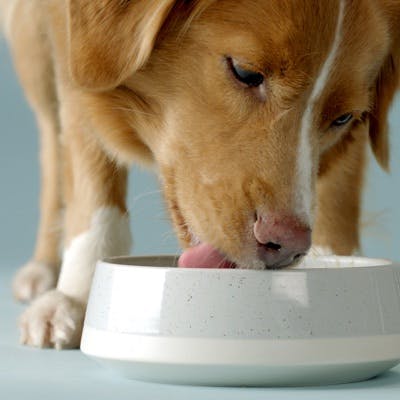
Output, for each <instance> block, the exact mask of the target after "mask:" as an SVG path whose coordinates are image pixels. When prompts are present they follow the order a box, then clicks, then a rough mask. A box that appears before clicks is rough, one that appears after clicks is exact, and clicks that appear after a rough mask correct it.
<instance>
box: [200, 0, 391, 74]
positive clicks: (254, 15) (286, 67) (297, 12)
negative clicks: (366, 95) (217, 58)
mask: <svg viewBox="0 0 400 400" xmlns="http://www.w3.org/2000/svg"><path fill="white" fill-rule="evenodd" d="M341 3H342V4H343V9H344V11H343V13H344V17H343V19H344V20H343V24H342V26H341V32H340V36H341V38H342V42H341V44H340V48H339V50H338V54H337V59H336V63H337V64H341V63H343V64H350V65H353V66H354V65H364V66H365V67H364V68H362V72H365V74H364V75H365V77H361V79H364V80H368V77H369V76H373V75H374V73H375V72H376V70H377V69H378V67H379V64H380V55H381V54H383V53H384V52H385V44H386V42H387V40H385V39H386V37H385V32H383V31H379V29H382V28H381V27H382V24H378V23H376V22H377V20H376V19H377V18H379V16H377V15H375V14H376V13H374V10H373V9H371V5H370V3H368V2H365V1H363V0H359V1H347V0H324V1H323V2H322V1H319V0H318V1H316V0H268V1H266V0H251V1H237V0H235V1H233V0H222V1H217V2H215V3H214V4H213V5H212V6H211V7H210V8H209V10H208V12H206V13H205V16H204V17H205V18H206V19H207V23H209V22H210V21H211V22H214V23H212V25H211V30H212V34H211V35H209V36H208V39H209V40H208V41H209V44H210V46H211V47H213V48H214V49H215V50H216V51H218V50H219V49H223V50H225V51H226V52H230V53H231V54H233V55H235V56H238V57H239V58H241V59H243V60H244V61H249V62H250V63H253V64H255V65H256V66H259V67H262V68H266V69H271V70H274V71H278V72H279V73H280V74H283V75H284V74H285V73H288V74H290V70H292V71H293V72H294V73H295V74H299V73H300V74H302V75H303V76H304V77H313V76H315V75H316V74H318V72H319V69H320V67H321V65H322V64H323V63H324V61H325V60H326V57H327V56H328V55H329V52H330V50H331V47H332V43H333V41H334V39H335V32H336V28H337V23H338V18H339V9H340V4H341ZM203 28H206V30H207V25H203ZM368 66H369V67H368ZM350 70H351V68H350ZM291 78H293V76H292V77H291Z"/></svg>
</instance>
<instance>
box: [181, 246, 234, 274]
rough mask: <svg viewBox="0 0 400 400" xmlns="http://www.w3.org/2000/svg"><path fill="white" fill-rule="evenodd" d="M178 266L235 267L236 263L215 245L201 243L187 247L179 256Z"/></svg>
mask: <svg viewBox="0 0 400 400" xmlns="http://www.w3.org/2000/svg"><path fill="white" fill-rule="evenodd" d="M178 266H179V267H183V268H235V264H234V263H232V262H230V261H227V260H226V259H225V257H224V256H223V255H222V254H221V253H220V252H219V251H218V250H217V249H215V248H214V247H213V246H211V245H209V244H207V243H201V244H199V245H197V246H195V247H191V248H190V249H187V250H186V251H185V252H183V253H182V255H181V256H180V257H179V261H178Z"/></svg>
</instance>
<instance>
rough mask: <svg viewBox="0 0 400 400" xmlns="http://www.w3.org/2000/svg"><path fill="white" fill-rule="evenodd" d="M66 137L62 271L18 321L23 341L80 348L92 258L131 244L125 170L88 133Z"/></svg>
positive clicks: (123, 249)
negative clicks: (53, 288) (51, 288)
mask: <svg viewBox="0 0 400 400" xmlns="http://www.w3.org/2000/svg"><path fill="white" fill-rule="evenodd" d="M71 132H72V133H71ZM76 133H78V134H76ZM65 139H66V143H67V145H66V149H65V150H66V154H65V185H66V188H65V189H66V191H65V194H66V214H65V218H66V220H65V232H66V233H65V236H66V237H65V245H64V248H65V251H64V256H63V263H62V267H61V273H60V277H59V280H58V284H57V288H56V289H55V290H52V291H50V292H47V293H45V294H44V295H42V296H41V297H39V298H38V299H37V300H35V301H34V302H33V303H32V304H31V305H30V306H29V307H28V309H27V310H26V311H25V312H24V313H23V315H22V316H21V319H20V328H21V342H22V343H24V344H27V345H31V346H36V347H55V348H57V349H61V348H76V347H78V346H79V343H80V338H81V333H82V324H83V318H84V314H85V310H86V304H87V299H88V294H89V290H90V285H91V280H92V276H93V272H94V267H95V264H96V261H97V260H98V259H101V258H103V257H109V256H114V255H122V254H127V253H129V250H130V245H131V236H130V230H129V221H128V217H127V212H126V207H125V193H126V177H127V172H126V170H125V169H124V168H121V167H119V166H117V165H116V164H115V163H114V162H112V161H111V160H110V159H109V158H108V157H107V155H106V154H105V153H104V152H103V150H102V149H101V148H100V146H99V145H98V143H97V141H96V139H95V138H94V137H92V136H91V135H90V134H89V133H87V132H82V131H79V130H74V129H72V130H71V129H70V130H69V134H68V135H66V137H65Z"/></svg>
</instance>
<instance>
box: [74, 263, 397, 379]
mask: <svg viewBox="0 0 400 400" xmlns="http://www.w3.org/2000/svg"><path fill="white" fill-rule="evenodd" d="M176 261H177V260H176V258H174V257H173V256H147V257H129V258H110V259H107V260H104V261H101V262H99V263H98V264H97V267H96V271H95V275H94V279H93V284H92V289H91V293H90V298H89V304H88V308H87V313H86V319H85V324H84V330H83V337H82V343H81V349H82V351H83V352H84V353H85V354H87V355H88V356H91V357H94V358H95V359H97V360H98V361H100V362H101V363H103V364H105V365H107V366H109V367H111V368H113V369H115V370H117V371H118V372H120V373H122V374H124V375H125V376H128V377H131V378H134V379H140V380H147V381H158V382H170V383H183V384H201V385H240V386H242V385H248V386H270V385H274V386H275V385H292V386H293V385H296V386H298V385H300V386H305V385H322V384H333V383H343V382H351V381H358V380H363V379H367V378H370V377H372V376H375V375H377V374H379V373H381V372H383V371H385V370H387V369H389V368H391V367H393V366H394V365H396V364H398V363H399V362H400V265H399V264H395V263H392V262H390V261H387V260H382V259H368V258H361V257H336V256H329V257H316V258H308V259H306V260H305V261H304V262H303V264H302V265H300V266H299V267H296V268H292V269H284V270H263V271H255V270H245V269H204V268H190V269H186V268H177V267H176Z"/></svg>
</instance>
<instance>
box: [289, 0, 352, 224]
mask: <svg viewBox="0 0 400 400" xmlns="http://www.w3.org/2000/svg"><path fill="white" fill-rule="evenodd" d="M344 6H345V1H344V0H341V1H340V5H339V17H338V21H337V24H336V32H335V39H334V41H333V44H332V48H331V50H330V53H329V56H328V58H327V59H326V60H325V62H324V64H323V66H322V69H321V71H320V73H319V76H318V78H317V80H316V81H315V84H314V87H313V90H312V92H311V95H310V98H309V99H308V103H307V107H306V110H305V112H304V115H303V118H302V120H301V128H300V144H299V154H298V157H297V181H298V190H297V193H299V198H298V199H297V204H296V207H297V212H298V213H299V214H300V215H301V216H304V217H305V218H307V220H308V221H306V222H307V223H308V224H310V225H311V224H312V215H311V214H312V213H311V207H312V198H311V193H312V190H311V178H312V160H311V146H310V133H311V127H312V121H313V112H314V107H315V103H316V102H317V100H318V98H319V97H320V96H321V94H322V92H323V90H324V88H325V86H326V83H327V81H328V79H329V76H330V74H331V71H332V67H333V63H334V61H335V58H336V56H337V52H338V49H339V45H340V42H341V39H342V25H343V17H344Z"/></svg>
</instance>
